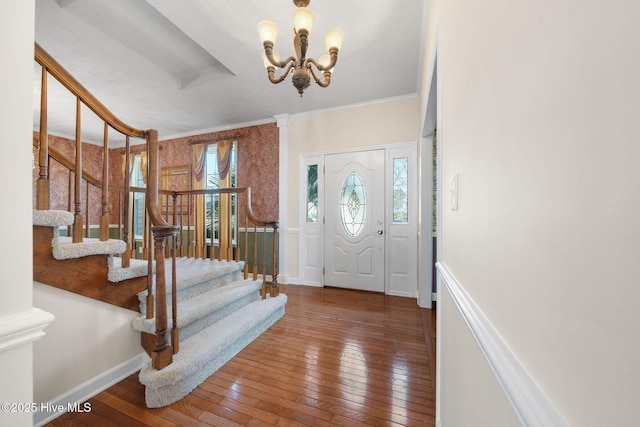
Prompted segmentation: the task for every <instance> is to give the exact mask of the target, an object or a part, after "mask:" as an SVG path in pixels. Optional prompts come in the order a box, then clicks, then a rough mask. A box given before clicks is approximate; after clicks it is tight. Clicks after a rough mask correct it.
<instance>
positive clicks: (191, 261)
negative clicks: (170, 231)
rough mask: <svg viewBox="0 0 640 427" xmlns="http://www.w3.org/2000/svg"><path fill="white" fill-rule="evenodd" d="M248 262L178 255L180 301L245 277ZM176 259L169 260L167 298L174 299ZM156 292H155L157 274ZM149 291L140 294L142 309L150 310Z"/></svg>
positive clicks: (166, 275)
mask: <svg viewBox="0 0 640 427" xmlns="http://www.w3.org/2000/svg"><path fill="white" fill-rule="evenodd" d="M243 268H244V262H243V261H241V262H235V261H218V260H213V261H212V260H209V259H199V258H186V257H183V258H176V289H177V295H178V301H183V300H186V299H189V298H193V297H195V296H198V295H201V294H203V293H205V292H208V291H210V290H212V289H215V288H218V287H220V286H223V285H227V284H230V283H233V282H236V281H238V280H242V274H241V273H242V269H243ZM171 282H172V262H171V259H166V260H165V283H166V291H167V301H171ZM152 293H153V294H154V295H155V275H154V276H153V285H152ZM146 298H147V291H142V292H140V293H138V300H139V301H140V312H141V313H144V312H145V311H146Z"/></svg>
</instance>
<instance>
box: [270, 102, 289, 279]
mask: <svg viewBox="0 0 640 427" xmlns="http://www.w3.org/2000/svg"><path fill="white" fill-rule="evenodd" d="M273 117H274V119H275V120H276V123H277V126H278V226H279V227H280V230H287V229H288V227H289V198H288V196H287V183H288V182H289V179H288V173H289V160H288V158H289V157H288V156H289V115H288V114H279V115H277V116H273ZM285 237H286V236H285ZM288 253H289V245H288V243H287V239H286V238H284V239H283V238H280V239H278V277H279V278H280V280H282V282H283V283H287V282H288V277H287V276H288V274H289V271H288V270H289V266H288V262H287V261H288V258H287V256H288Z"/></svg>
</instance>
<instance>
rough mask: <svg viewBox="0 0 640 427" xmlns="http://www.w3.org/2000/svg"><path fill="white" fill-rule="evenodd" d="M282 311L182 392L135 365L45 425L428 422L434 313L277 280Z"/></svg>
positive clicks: (431, 420) (404, 302)
mask: <svg viewBox="0 0 640 427" xmlns="http://www.w3.org/2000/svg"><path fill="white" fill-rule="evenodd" d="M281 292H282V293H285V294H287V296H288V302H287V305H286V314H285V316H284V317H283V318H282V319H281V320H279V321H278V322H276V323H275V324H274V325H273V326H272V327H271V328H269V329H268V330H267V331H266V332H265V333H263V334H262V335H261V336H260V337H258V338H257V339H256V340H255V341H254V342H252V343H251V344H249V345H248V346H247V347H246V348H245V349H243V350H242V351H240V352H239V353H238V355H236V356H235V357H234V358H232V359H231V360H230V361H229V362H228V363H227V364H225V365H224V366H222V367H221V368H220V369H219V370H218V371H217V372H215V373H214V374H213V375H212V376H211V377H209V378H208V379H207V380H206V381H205V382H204V383H203V384H201V385H200V386H199V387H197V388H196V389H195V390H194V391H193V392H192V393H191V394H189V395H188V396H187V397H185V398H184V399H182V400H180V401H179V402H176V403H174V404H172V405H169V406H166V407H164V408H155V409H149V408H147V407H146V405H145V401H144V386H143V385H141V384H140V382H139V381H138V378H137V374H134V375H131V376H129V377H127V378H125V379H124V380H123V381H121V382H120V383H118V384H116V385H114V386H112V387H110V388H109V389H107V390H105V391H103V392H102V393H100V394H98V395H96V396H95V397H94V398H93V399H91V400H90V401H89V402H90V403H91V404H92V411H91V412H90V413H76V414H64V415H62V416H61V417H59V418H58V419H56V420H54V421H52V422H51V423H49V424H48V425H49V426H85V425H86V426H92V427H93V426H103V427H112V426H122V425H127V426H134V427H135V426H139V427H144V426H154V427H155V426H167V427H170V426H184V427H192V426H193V427H195V426H233V427H235V426H252V427H261V426H305V427H310V426H323V427H324V426H335V425H347V426H382V425H384V426H414V425H415V426H421V427H422V426H427V427H430V426H434V425H435V315H434V313H433V312H432V311H430V310H425V309H420V308H419V307H418V306H417V304H416V300H415V299H410V298H402V297H395V296H388V295H383V294H379V293H371V292H361V291H353V290H348V289H340V288H314V287H307V286H295V285H288V286H287V285H281Z"/></svg>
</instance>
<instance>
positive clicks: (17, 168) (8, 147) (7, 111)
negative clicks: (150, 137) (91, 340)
mask: <svg viewBox="0 0 640 427" xmlns="http://www.w3.org/2000/svg"><path fill="white" fill-rule="evenodd" d="M33 32H34V2H33V0H31V1H25V0H7V1H4V2H3V3H2V13H0V61H1V62H2V64H3V66H2V67H0V93H1V94H2V95H1V96H0V150H1V151H2V153H11V156H8V155H2V156H0V194H2V195H3V198H4V203H3V210H2V224H3V235H2V236H3V244H2V245H1V246H0V378H2V380H1V381H0V402H8V403H19V402H32V401H33V386H32V378H33V376H32V344H31V340H30V339H26V336H25V332H26V331H25V328H26V327H28V325H29V323H30V318H32V314H33V313H34V311H33V310H32V304H31V282H32V280H33V279H32V277H33V265H32V248H31V241H32V238H31V236H32V231H31V230H32V227H31V132H32V123H31V120H32V115H33V112H32V75H33ZM18 318H20V321H18ZM32 326H33V325H32ZM13 339H16V340H17V341H14V344H15V345H16V346H13V345H12V344H10V341H12V340H13ZM31 420H32V414H31V413H29V412H26V411H25V412H20V413H10V412H5V411H4V410H3V411H0V425H11V426H18V427H19V426H29V425H31V422H32V421H31Z"/></svg>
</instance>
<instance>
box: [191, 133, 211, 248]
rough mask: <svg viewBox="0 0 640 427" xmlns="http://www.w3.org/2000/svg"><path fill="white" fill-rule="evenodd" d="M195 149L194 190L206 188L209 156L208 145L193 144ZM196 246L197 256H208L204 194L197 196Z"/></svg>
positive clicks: (193, 164)
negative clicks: (206, 164)
mask: <svg viewBox="0 0 640 427" xmlns="http://www.w3.org/2000/svg"><path fill="white" fill-rule="evenodd" d="M191 149H192V150H193V161H192V170H193V178H194V182H193V188H194V190H203V189H205V188H206V182H205V181H206V176H205V175H206V174H205V163H206V162H205V160H206V158H207V156H206V152H207V145H206V144H194V145H192V146H191ZM194 203H195V207H194V208H195V232H196V233H195V236H194V240H195V246H196V257H202V258H206V257H207V255H206V234H205V233H206V230H205V227H204V216H205V211H206V209H205V198H204V196H203V195H197V196H196V198H195V201H194Z"/></svg>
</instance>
